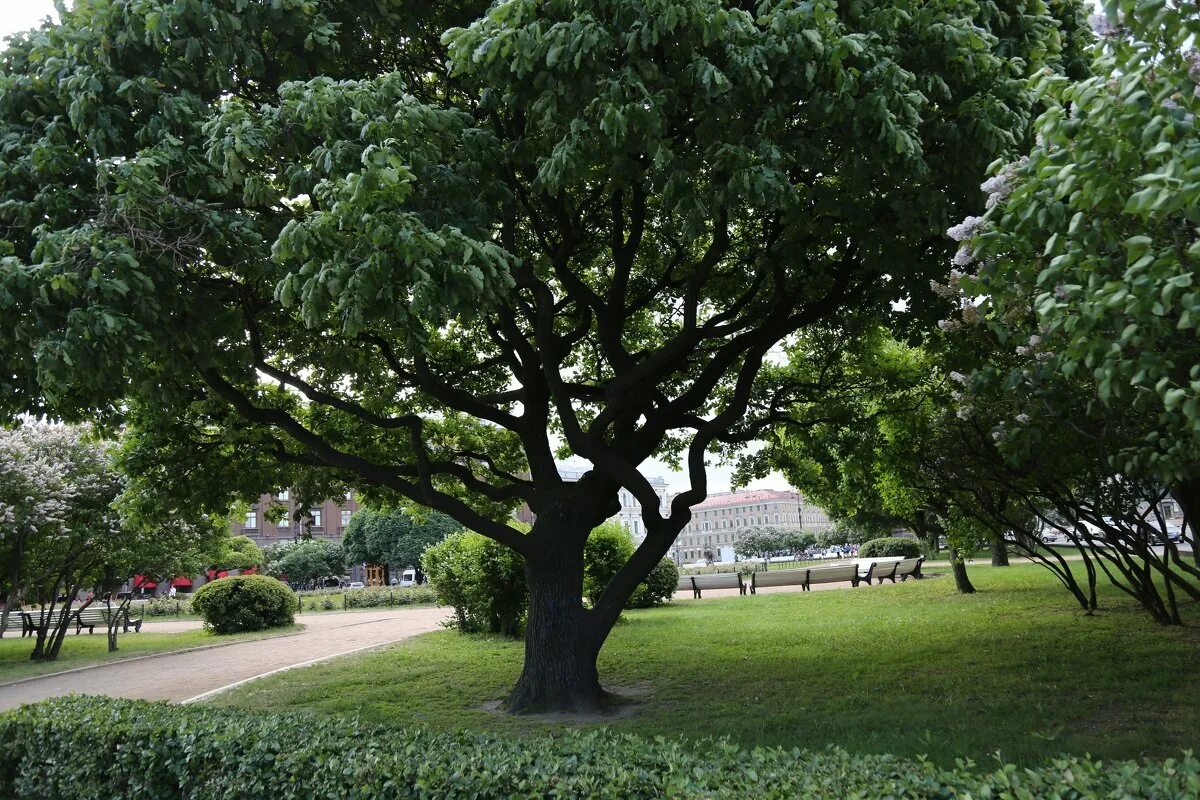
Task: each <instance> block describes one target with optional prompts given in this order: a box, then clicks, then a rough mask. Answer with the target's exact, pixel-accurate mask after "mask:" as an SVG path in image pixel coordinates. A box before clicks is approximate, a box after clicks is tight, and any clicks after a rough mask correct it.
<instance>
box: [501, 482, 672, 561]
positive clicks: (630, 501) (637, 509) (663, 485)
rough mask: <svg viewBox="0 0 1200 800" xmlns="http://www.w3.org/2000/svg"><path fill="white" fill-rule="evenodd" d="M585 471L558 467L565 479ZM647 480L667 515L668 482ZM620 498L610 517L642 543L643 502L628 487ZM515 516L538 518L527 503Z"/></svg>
mask: <svg viewBox="0 0 1200 800" xmlns="http://www.w3.org/2000/svg"><path fill="white" fill-rule="evenodd" d="M585 472H587V470H583V469H574V468H571V467H564V466H559V467H558V474H559V475H561V476H562V479H563V480H564V481H572V482H574V481H577V480H579V479H580V478H582V477H583V475H584V473H585ZM646 480H647V481H649V482H650V485H651V486H652V487H653V488H654V493H655V494H656V495H658V510H659V513H661V514H664V515H665V514H666V513H667V511H668V506H669V494H668V491H667V482H666V481H665V480H664V479H663V478H661V477H659V476H657V475H655V476H654V477H649V478H646ZM619 498H620V501H621V510H620V511H618V512H617V513H616V514H614V515H613V516H612V517H610V519H615V520H620V522H621V524H622V525H624V526H625V529H626V530H627V531H629V534H630V535H631V536H632V537H633V543H634V545H640V544H641V543H642V540H644V539H645V538H646V525H645V523H644V522H643V521H642V504H641V503H639V502H638V499H637V498H636V497H634V496H633V494H632V493H631V492H629V491H628V490H626V489H622V490H621V491H620V492H619ZM513 516H514V517H516V518H517V519H519V520H520V521H521V522H524V523H527V524H529V525H532V524H533V521H534V519H536V515H535V514H534V513H533V512H532V511H530V509H529V506H527V505H522V506H521V507H520V508H519V509H517V511H516V512H515V513H514V514H513Z"/></svg>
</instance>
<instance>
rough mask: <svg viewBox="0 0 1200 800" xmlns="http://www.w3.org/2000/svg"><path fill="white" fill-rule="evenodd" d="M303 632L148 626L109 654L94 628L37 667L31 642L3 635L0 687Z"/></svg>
mask: <svg viewBox="0 0 1200 800" xmlns="http://www.w3.org/2000/svg"><path fill="white" fill-rule="evenodd" d="M303 628H304V626H303V625H290V626H288V627H286V628H274V629H272V630H269V631H255V632H253V633H237V634H230V635H227V636H217V635H216V634H214V633H209V632H208V631H205V630H194V631H186V632H184V633H153V628H151V627H150V626H149V625H148V624H147V625H145V626H143V627H142V632H141V633H123V634H121V635H120V637H119V638H118V639H117V646H118V647H119V648H120V649H119V650H118V651H117V652H115V653H109V652H108V639H107V638H106V637H105V636H104V634H103V633H102V631H101V629H100V628H97V629H96V632H95V633H94V634H91V635H89V634H87V633H83V634H80V635H78V636H76V635H75V632H74V631H73V630H72V631H70V632H68V633H67V638H66V639H64V640H63V645H62V650H60V651H59V654H58V658H57V659H55V660H54V661H47V662H36V663H35V662H32V661H30V660H29V654H30V653H31V652H33V641H34V640H33V639H32V638H30V637H25V638H21V636H20V633H19V632H18V634H17V635H16V636H12V635H11V634H6V635H5V636H4V638H3V639H0V683H6V682H8V681H15V680H18V679H20V678H31V677H33V676H35V675H44V674H46V673H50V672H60V671H62V670H67V669H74V668H76V667H83V666H88V665H92V664H107V663H109V662H112V661H120V660H121V659H124V658H134V657H136V656H144V655H149V654H151V653H164V652H167V651H171V650H183V649H184V648H187V647H202V646H204V645H210V644H224V643H225V642H236V641H242V640H244V639H259V638H262V637H264V636H279V635H281V634H284V633H295V632H296V631H299V630H303Z"/></svg>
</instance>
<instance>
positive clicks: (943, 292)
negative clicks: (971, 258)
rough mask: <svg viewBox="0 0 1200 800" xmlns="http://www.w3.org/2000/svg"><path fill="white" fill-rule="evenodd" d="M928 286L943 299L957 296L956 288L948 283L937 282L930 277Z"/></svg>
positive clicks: (951, 298)
mask: <svg viewBox="0 0 1200 800" xmlns="http://www.w3.org/2000/svg"><path fill="white" fill-rule="evenodd" d="M929 288H930V289H931V290H932V291H933V293H934V294H936V295H937V296H938V297H940V298H942V299H943V300H953V299H954V298H955V297H958V288H957V287H956V286H953V285H951V284H948V283H938V282H937V281H935V280H933V279H932V278H931V279H930V280H929Z"/></svg>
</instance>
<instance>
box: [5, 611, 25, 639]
mask: <svg viewBox="0 0 1200 800" xmlns="http://www.w3.org/2000/svg"><path fill="white" fill-rule="evenodd" d="M2 619H3V615H2V614H0V620H2ZM17 628H20V629H21V631H22V633H21V635H22V636H24V635H25V633H24V631H25V618H24V617H22V616H21V611H20V609H16V608H14V609H13V610H12V611H10V612H8V624H6V625H5V626H4V628H3V629H0V633H8V632H9V631H15V630H16V629H17Z"/></svg>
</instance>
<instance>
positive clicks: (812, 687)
mask: <svg viewBox="0 0 1200 800" xmlns="http://www.w3.org/2000/svg"><path fill="white" fill-rule="evenodd" d="M972 580H973V581H974V582H975V585H976V586H977V587H978V589H979V593H978V594H975V595H971V596H964V595H959V594H957V593H955V591H954V584H953V581H951V580H950V579H949V578H948V577H940V578H937V579H933V580H925V581H921V582H912V581H910V582H907V583H902V584H899V585H896V586H892V585H890V584H889V585H887V586H883V587H879V586H873V587H871V588H869V589H868V588H865V587H864V588H859V589H853V590H851V589H846V590H832V591H820V592H811V593H804V594H801V593H781V592H774V593H764V594H760V595H757V596H747V597H733V598H721V599H712V600H703V601H699V602H694V601H687V602H681V603H674V604H671V605H669V606H667V607H663V608H658V609H649V610H646V611H637V612H630V613H628V614H627V615H626V619H625V621H624V622H623V623H622V624H620V625H618V626H617V628H616V629H615V630H614V631H613V633H612V635H611V636H610V638H609V640H608V642H607V644H606V645H605V647H604V649H603V651H602V652H601V655H600V673H601V679H602V681H604V682H605V683H606V684H608V685H612V686H624V687H630V688H633V689H637V690H640V691H641V692H644V694H643V695H642V696H641V697H639V698H638V699H637V701H636V710H635V713H633V714H632V715H631V716H629V717H627V718H624V719H616V720H612V721H610V722H608V726H609V727H610V728H611V729H614V730H618V731H628V732H638V733H642V734H650V735H657V734H662V735H667V736H681V735H682V736H689V737H695V738H703V737H709V736H728V737H730V738H732V739H733V740H735V741H737V742H739V743H742V744H747V745H754V744H768V745H782V746H787V747H791V746H799V747H804V748H820V747H824V746H825V745H827V744H838V745H841V746H842V747H845V748H847V749H849V750H851V751H855V752H864V753H883V752H887V753H895V754H899V755H910V756H912V755H921V754H923V755H928V756H929V757H931V758H932V759H934V760H936V761H938V762H940V763H948V762H950V761H952V760H953V759H955V758H958V757H969V758H974V759H976V760H979V759H987V758H989V757H991V756H992V755H993V754H994V753H996V752H997V751H999V752H1000V753H1001V754H1002V755H1003V757H1004V758H1006V759H1009V760H1015V761H1018V762H1022V763H1032V762H1038V761H1041V760H1043V759H1044V758H1045V757H1047V756H1049V755H1051V754H1055V753H1060V752H1067V753H1076V754H1083V753H1090V754H1091V755H1093V756H1096V757H1101V758H1114V757H1120V758H1131V757H1137V756H1142V755H1146V756H1160V757H1161V756H1170V755H1177V754H1178V753H1179V751H1180V750H1181V749H1183V748H1195V747H1196V746H1197V745H1198V744H1200V737H1198V736H1197V730H1200V705H1198V704H1197V703H1196V702H1195V697H1194V687H1193V686H1192V683H1193V681H1194V677H1195V664H1196V661H1197V659H1198V658H1200V631H1198V630H1197V629H1195V628H1183V629H1170V628H1164V627H1159V626H1156V625H1155V624H1154V623H1152V622H1151V621H1150V619H1149V617H1148V616H1147V615H1145V614H1144V613H1143V612H1141V611H1140V610H1139V609H1137V608H1136V607H1133V606H1131V605H1130V603H1128V602H1126V601H1125V600H1124V599H1123V596H1120V595H1119V594H1118V593H1116V592H1115V590H1112V591H1109V592H1106V593H1105V594H1104V595H1102V603H1103V606H1104V607H1103V609H1102V610H1101V611H1100V612H1098V613H1096V614H1095V615H1093V616H1086V615H1084V614H1083V613H1081V612H1079V611H1078V610H1077V609H1076V608H1073V607H1072V605H1071V601H1070V598H1069V597H1068V595H1067V594H1066V593H1065V592H1064V591H1063V590H1062V589H1061V588H1059V587H1058V586H1057V585H1056V584H1055V582H1054V578H1053V577H1052V576H1051V575H1050V574H1049V573H1048V572H1047V571H1045V570H1044V569H1042V568H1040V567H1037V566H1031V565H1026V566H1013V567H1009V568H1005V569H995V568H991V567H984V566H979V567H977V568H974V569H972ZM1188 611H1190V612H1191V616H1192V618H1193V619H1194V618H1195V617H1196V616H1197V614H1200V608H1196V607H1195V606H1192V607H1190V608H1189V609H1188ZM521 657H522V645H521V644H520V643H519V642H516V641H511V640H503V639H495V638H486V637H466V636H461V635H459V634H457V633H453V632H449V631H446V632H438V633H431V634H426V635H423V636H420V637H417V638H415V639H412V640H410V641H408V642H406V643H403V644H400V645H397V646H394V647H391V648H388V649H386V650H382V651H374V652H371V653H368V654H363V655H360V656H353V657H350V658H346V659H339V660H336V661H333V662H329V663H326V664H321V665H317V666H313V667H310V668H307V669H303V670H295V671H291V672H289V673H288V674H287V675H286V676H280V677H278V678H268V679H265V680H262V681H256V682H254V683H251V684H248V685H246V686H244V687H241V688H239V689H237V690H235V691H232V692H229V693H226V694H224V695H221V696H220V697H219V698H217V699H216V701H215V702H218V703H220V704H223V705H230V706H236V707H243V708H246V707H255V708H267V709H276V710H284V709H286V710H299V709H306V710H310V711H315V712H319V713H322V714H343V715H356V716H358V717H360V718H362V719H363V720H366V721H371V722H377V723H381V724H390V725H409V724H419V725H423V726H427V727H430V728H435V729H463V728H465V729H472V730H490V731H495V732H501V733H509V734H514V735H525V734H546V733H552V732H553V729H554V725H555V724H557V723H549V722H546V721H544V720H534V719H528V718H515V717H509V716H505V715H502V714H496V713H491V712H487V711H484V710H481V708H480V707H481V705H482V704H483V703H485V702H487V701H491V700H496V699H498V698H501V697H503V696H504V694H505V693H506V691H507V690H508V689H509V688H510V687H511V685H512V684H513V682H514V681H515V680H516V677H517V675H518V673H519V671H520V665H521Z"/></svg>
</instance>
